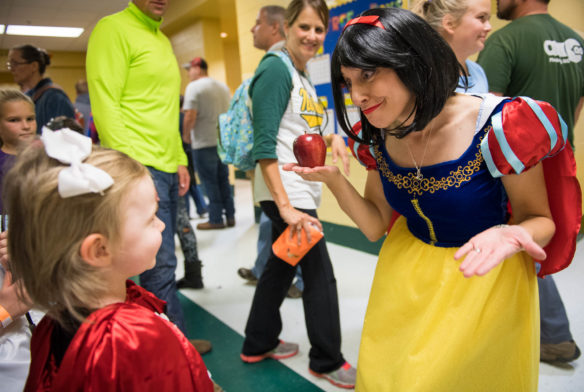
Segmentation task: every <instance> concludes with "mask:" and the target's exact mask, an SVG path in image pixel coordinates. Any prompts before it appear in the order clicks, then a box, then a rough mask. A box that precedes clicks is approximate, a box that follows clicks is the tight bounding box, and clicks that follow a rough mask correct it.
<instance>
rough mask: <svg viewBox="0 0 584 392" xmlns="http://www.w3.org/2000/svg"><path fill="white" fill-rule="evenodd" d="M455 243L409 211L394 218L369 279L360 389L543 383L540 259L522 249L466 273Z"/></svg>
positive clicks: (512, 390)
mask: <svg viewBox="0 0 584 392" xmlns="http://www.w3.org/2000/svg"><path fill="white" fill-rule="evenodd" d="M456 250H457V248H440V247H435V246H432V245H428V244H426V243H424V242H422V241H420V240H418V239H417V238H415V237H414V236H413V235H412V234H411V233H410V232H409V230H408V229H407V226H406V220H405V219H404V218H403V217H400V218H399V219H398V221H397V222H396V223H395V225H394V227H393V228H392V230H391V233H390V235H389V236H388V237H387V239H386V240H385V242H384V244H383V247H382V249H381V252H380V254H379V260H378V264H377V268H376V271H375V278H374V280H373V285H372V288H371V296H370V297H369V305H368V307H367V313H366V316H365V323H364V326H363V335H362V337H361V347H360V350H359V362H358V364H357V385H356V390H357V391H361V392H382V391H391V392H402V391H403V392H418V391H419V392H423V391H428V392H430V391H431V392H441V391H449V392H451V391H453V392H466V391H468V392H480V391H485V392H487V391H488V392H492V391H497V392H503V391H509V392H522V391H537V381H538V371H539V300H538V293H537V278H536V273H535V268H534V264H533V261H532V260H531V258H530V257H529V256H528V255H527V254H526V253H525V252H521V253H519V254H516V255H514V256H513V257H511V258H509V259H507V260H505V262H503V263H501V264H500V265H499V266H497V267H496V268H495V269H493V270H491V271H490V272H489V273H488V274H487V275H485V276H482V277H472V278H465V277H464V276H463V275H462V273H461V272H460V271H459V270H458V267H459V264H460V262H459V261H455V260H454V257H453V255H454V253H455V252H456Z"/></svg>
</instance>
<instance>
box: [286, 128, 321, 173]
mask: <svg viewBox="0 0 584 392" xmlns="http://www.w3.org/2000/svg"><path fill="white" fill-rule="evenodd" d="M292 151H293V152H294V156H295V157H296V159H297V160H298V165H300V166H304V167H316V166H324V161H325V158H326V143H325V142H324V139H323V138H322V136H320V135H319V134H317V133H305V134H304V135H300V136H298V137H297V138H296V139H295V140H294V143H293V144H292Z"/></svg>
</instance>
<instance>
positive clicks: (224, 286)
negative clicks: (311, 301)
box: [177, 180, 584, 392]
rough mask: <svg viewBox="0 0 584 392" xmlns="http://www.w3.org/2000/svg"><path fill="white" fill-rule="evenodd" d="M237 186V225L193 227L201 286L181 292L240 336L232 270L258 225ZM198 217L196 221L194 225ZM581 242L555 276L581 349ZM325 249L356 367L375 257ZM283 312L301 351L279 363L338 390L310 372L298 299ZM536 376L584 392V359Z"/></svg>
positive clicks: (543, 387) (245, 189)
mask: <svg viewBox="0 0 584 392" xmlns="http://www.w3.org/2000/svg"><path fill="white" fill-rule="evenodd" d="M235 187H236V189H235V194H236V209H237V211H236V220H237V224H236V226H235V227H233V228H229V229H224V230H215V231H197V240H198V246H199V255H200V258H201V260H203V264H204V269H203V276H204V280H205V289H203V290H182V293H183V294H184V295H185V296H187V297H188V298H189V299H191V300H193V301H195V302H196V303H197V304H198V305H199V306H201V307H203V308H204V309H206V310H207V311H208V312H210V313H211V314H213V315H214V316H215V317H217V318H218V319H220V320H221V321H222V322H223V323H225V324H227V325H228V326H229V327H231V328H232V329H233V330H235V331H236V332H238V333H239V334H241V335H243V330H244V327H245V323H246V320H247V315H248V312H249V308H250V305H251V299H252V296H253V293H254V286H251V285H248V284H245V283H244V281H243V280H242V279H241V278H239V276H238V275H237V273H236V271H237V269H238V268H239V267H250V266H251V263H253V261H254V259H255V256H256V242H257V225H256V224H255V223H254V220H253V207H252V197H251V189H250V183H249V181H246V180H236V184H235ZM200 221H201V220H194V221H193V224H196V223H198V222H200ZM177 243H178V242H177ZM583 243H584V241H583V242H582V243H580V244H579V249H578V251H577V253H576V258H575V260H574V262H573V263H572V265H571V266H570V267H569V268H568V269H567V270H565V271H563V272H560V273H559V274H557V275H556V283H557V285H558V287H559V289H560V291H561V294H562V297H563V300H564V303H565V305H566V308H567V310H568V315H569V317H570V321H571V323H572V326H571V327H572V328H571V329H572V334H573V335H574V337H575V339H576V341H577V342H578V343H580V347H584V286H583V283H584V245H583ZM328 249H329V252H330V254H331V258H332V260H333V266H334V269H335V275H336V278H337V285H338V291H339V305H340V313H341V328H342V338H343V345H342V348H343V354H344V356H345V358H346V359H347V360H348V361H349V362H350V363H351V364H353V365H356V364H357V357H358V349H359V341H360V335H361V327H362V323H363V318H364V315H365V308H366V306H367V299H368V295H369V289H370V286H371V281H372V278H373V273H374V268H375V262H376V257H375V256H372V255H370V254H366V253H363V252H359V251H355V250H353V249H350V248H346V247H342V246H338V245H335V244H330V243H329V244H328ZM177 254H178V255H179V260H180V258H181V257H182V256H181V255H180V247H177ZM179 264H180V262H179ZM182 274H183V272H182V266H179V269H178V270H177V276H182ZM281 313H282V320H283V324H284V329H283V331H282V334H281V338H282V339H285V340H289V341H294V342H298V343H299V344H300V354H299V355H298V356H296V357H293V358H290V359H287V360H283V361H282V363H283V364H285V365H287V366H288V367H290V368H291V369H292V370H294V371H295V372H297V373H298V374H300V375H301V376H303V377H305V378H306V379H308V380H309V381H311V382H313V383H314V384H315V385H316V386H318V387H320V388H322V389H323V390H325V391H339V389H338V388H336V387H333V386H332V385H330V384H329V383H328V382H326V381H324V380H320V379H316V378H315V377H313V376H311V375H310V374H309V373H308V369H307V364H308V359H307V353H308V350H309V343H308V339H307V337H306V329H305V326H304V315H303V310H302V301H301V300H299V299H286V300H285V301H284V304H283V306H282V308H281ZM539 379H540V382H539V391H542V392H577V391H578V392H580V391H584V359H582V358H581V359H579V360H577V361H575V362H573V363H571V364H569V365H566V367H565V368H558V367H553V366H549V365H546V364H541V366H540V378H539ZM282 391H286V389H285V388H284V389H282ZM227 392H235V391H227Z"/></svg>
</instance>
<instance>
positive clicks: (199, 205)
mask: <svg viewBox="0 0 584 392" xmlns="http://www.w3.org/2000/svg"><path fill="white" fill-rule="evenodd" d="M190 197H192V198H193V201H194V202H195V208H196V209H197V214H199V216H202V215H205V214H206V213H207V202H206V201H205V198H204V197H203V191H202V190H201V189H200V187H199V184H197V182H196V181H191V186H190V187H189V190H188V192H187V194H186V195H184V196H183V198H184V200H185V208H186V209H187V215H190V213H191V206H190V204H191V203H190V200H189V198H190Z"/></svg>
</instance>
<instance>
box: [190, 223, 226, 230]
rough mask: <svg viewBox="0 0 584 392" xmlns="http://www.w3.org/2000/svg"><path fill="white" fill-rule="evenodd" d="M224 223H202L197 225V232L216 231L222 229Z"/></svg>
mask: <svg viewBox="0 0 584 392" xmlns="http://www.w3.org/2000/svg"><path fill="white" fill-rule="evenodd" d="M224 228H225V224H224V223H211V222H203V223H199V224H198V225H197V229H198V230H217V229H224Z"/></svg>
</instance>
